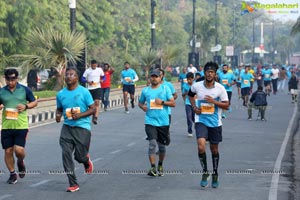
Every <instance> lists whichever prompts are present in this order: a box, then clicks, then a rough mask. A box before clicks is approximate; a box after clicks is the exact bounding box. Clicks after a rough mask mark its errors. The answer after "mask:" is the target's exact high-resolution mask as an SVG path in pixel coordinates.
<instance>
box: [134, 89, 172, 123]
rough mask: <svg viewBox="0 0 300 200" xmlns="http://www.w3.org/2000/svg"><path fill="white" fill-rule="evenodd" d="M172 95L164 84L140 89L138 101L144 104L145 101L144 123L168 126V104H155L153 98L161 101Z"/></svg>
mask: <svg viewBox="0 0 300 200" xmlns="http://www.w3.org/2000/svg"><path fill="white" fill-rule="evenodd" d="M172 97H173V95H172V93H171V90H170V89H169V88H168V87H167V86H165V85H160V86H159V87H158V88H154V89H153V88H151V86H149V87H146V88H144V89H143V90H142V94H141V97H140V99H139V102H140V103H142V104H144V103H145V102H147V112H146V116H145V124H149V125H152V126H169V125H170V122H169V113H168V108H169V106H165V105H156V104H155V103H154V101H155V98H159V99H161V100H163V101H168V100H170V99H171V98H172Z"/></svg>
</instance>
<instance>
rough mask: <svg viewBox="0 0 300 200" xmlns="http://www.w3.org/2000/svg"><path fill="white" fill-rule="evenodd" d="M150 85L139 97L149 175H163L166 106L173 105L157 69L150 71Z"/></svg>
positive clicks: (169, 91) (168, 91)
mask: <svg viewBox="0 0 300 200" xmlns="http://www.w3.org/2000/svg"><path fill="white" fill-rule="evenodd" d="M150 82H151V85H150V86H148V87H146V88H144V89H143V90H142V93H141V97H140V99H139V107H140V108H141V109H142V110H143V111H144V112H145V113H146V115H145V131H146V134H147V140H149V150H148V155H149V161H150V165H151V168H150V170H149V172H148V175H149V176H163V175H164V171H163V161H164V158H165V153H166V145H168V144H169V142H170V141H168V139H169V138H168V136H169V127H170V120H169V115H168V107H175V100H174V98H173V96H172V93H171V90H170V89H169V88H168V87H167V86H165V85H163V84H161V74H160V71H159V70H158V69H155V70H153V71H152V72H151V73H150ZM156 146H158V152H159V161H158V167H157V169H156V155H155V149H156Z"/></svg>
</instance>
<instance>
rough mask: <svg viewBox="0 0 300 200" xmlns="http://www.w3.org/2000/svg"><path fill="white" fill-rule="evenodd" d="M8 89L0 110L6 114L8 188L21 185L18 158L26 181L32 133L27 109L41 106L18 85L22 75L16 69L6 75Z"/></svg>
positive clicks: (1, 95)
mask: <svg viewBox="0 0 300 200" xmlns="http://www.w3.org/2000/svg"><path fill="white" fill-rule="evenodd" d="M4 77H5V82H6V86H5V87H3V88H1V90H0V109H1V110H2V109H3V111H2V130H1V144H2V148H3V149H4V160H5V164H6V167H7V169H8V170H9V172H10V175H9V179H8V180H7V183H8V184H15V183H17V181H18V180H17V173H16V171H15V159H14V154H15V155H16V157H17V166H18V172H19V177H20V178H24V177H25V174H26V167H25V162H24V158H25V144H26V137H27V133H28V119H27V117H28V116H27V111H26V110H27V109H31V108H34V107H36V106H37V100H36V99H35V97H34V95H33V93H32V91H31V90H30V89H29V88H28V87H26V86H24V85H21V84H20V83H18V77H19V73H18V71H17V70H16V69H7V70H5V72H4Z"/></svg>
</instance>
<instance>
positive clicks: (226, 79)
mask: <svg viewBox="0 0 300 200" xmlns="http://www.w3.org/2000/svg"><path fill="white" fill-rule="evenodd" d="M219 80H220V83H221V85H223V86H224V88H225V90H226V91H229V92H232V86H228V85H227V84H232V83H233V81H234V80H235V77H234V75H233V73H230V72H227V73H226V74H224V72H220V73H219Z"/></svg>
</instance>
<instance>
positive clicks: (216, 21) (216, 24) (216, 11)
mask: <svg viewBox="0 0 300 200" xmlns="http://www.w3.org/2000/svg"><path fill="white" fill-rule="evenodd" d="M217 17H218V0H215V30H216V36H215V46H217V44H218V43H219V41H218V40H219V38H218V37H219V36H218V18H217ZM217 55H218V51H216V52H215V56H217Z"/></svg>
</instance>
